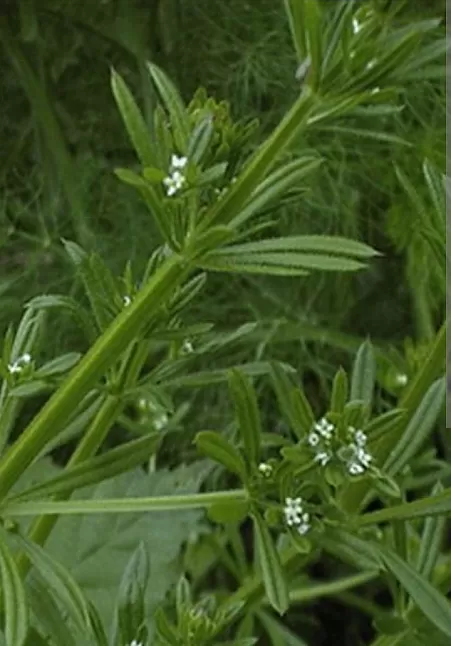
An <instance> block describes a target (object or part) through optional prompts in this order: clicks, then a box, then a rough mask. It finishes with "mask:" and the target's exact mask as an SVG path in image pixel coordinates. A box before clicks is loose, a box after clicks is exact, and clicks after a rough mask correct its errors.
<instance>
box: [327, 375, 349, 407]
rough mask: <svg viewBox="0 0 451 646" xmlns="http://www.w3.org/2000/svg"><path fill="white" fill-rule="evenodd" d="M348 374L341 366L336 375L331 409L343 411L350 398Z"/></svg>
mask: <svg viewBox="0 0 451 646" xmlns="http://www.w3.org/2000/svg"><path fill="white" fill-rule="evenodd" d="M348 389H349V385H348V375H347V374H346V372H345V371H344V370H343V368H340V370H339V371H338V372H337V373H336V375H335V377H334V382H333V385H332V395H331V398H330V411H331V412H333V413H342V412H343V409H344V407H345V404H346V402H347V399H348Z"/></svg>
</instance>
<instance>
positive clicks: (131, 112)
mask: <svg viewBox="0 0 451 646" xmlns="http://www.w3.org/2000/svg"><path fill="white" fill-rule="evenodd" d="M111 88H112V90H113V95H114V98H115V100H116V103H117V106H118V108H119V112H120V113H121V117H122V120H123V122H124V125H125V128H126V130H127V132H128V136H129V137H130V141H131V143H132V145H133V148H134V149H135V150H136V154H137V155H138V158H139V160H140V162H141V164H142V165H143V166H154V153H153V150H152V146H151V143H150V137H149V129H148V127H147V125H146V122H145V121H144V117H143V116H142V114H141V111H140V109H139V108H138V106H137V105H136V102H135V99H134V98H133V95H132V93H131V92H130V90H129V89H128V87H127V85H126V83H125V81H124V80H123V79H122V77H121V76H119V74H118V73H117V72H115V71H114V70H112V72H111Z"/></svg>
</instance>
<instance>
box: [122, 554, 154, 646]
mask: <svg viewBox="0 0 451 646" xmlns="http://www.w3.org/2000/svg"><path fill="white" fill-rule="evenodd" d="M148 580H149V560H148V555H147V552H146V548H145V547H144V543H142V542H140V543H139V545H138V547H137V548H136V550H135V552H134V553H133V554H132V556H131V558H130V560H129V562H128V563H127V566H126V568H125V571H124V573H123V575H122V580H121V583H120V586H119V593H118V598H117V606H116V617H117V622H118V624H117V630H118V635H119V640H118V641H119V643H121V644H130V643H132V641H133V639H135V638H136V639H137V640H138V639H139V640H143V641H144V639H145V638H146V637H147V635H146V634H145V632H144V625H145V619H146V613H145V591H146V587H147V583H148Z"/></svg>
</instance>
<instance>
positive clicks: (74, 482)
mask: <svg viewBox="0 0 451 646" xmlns="http://www.w3.org/2000/svg"><path fill="white" fill-rule="evenodd" d="M161 438H162V436H161V434H160V433H153V434H152V435H147V436H146V437H143V438H140V439H138V440H134V441H132V442H128V443H127V444H125V445H123V446H120V447H118V448H116V449H112V450H111V451H108V452H107V453H105V454H104V455H100V456H97V457H94V458H92V459H90V460H86V461H85V462H83V464H80V465H79V466H74V467H71V468H68V469H66V470H65V471H64V472H63V473H61V474H60V475H58V476H56V477H55V478H51V479H50V480H47V481H46V482H42V483H39V484H37V485H35V486H33V487H30V488H29V489H26V490H24V491H21V492H20V493H19V494H18V495H17V496H12V497H11V498H9V500H23V499H27V498H35V497H37V496H39V497H46V496H54V495H56V494H65V493H70V492H72V491H75V490H76V489H80V488H81V487H87V486H89V485H94V484H98V483H99V482H103V481H104V480H107V479H108V478H112V477H114V476H116V475H118V474H120V473H124V472H125V471H128V470H129V469H132V468H133V467H136V466H138V465H140V464H143V463H144V462H145V461H146V460H148V459H149V457H150V456H151V455H153V453H155V451H156V450H157V448H158V446H159V444H160V442H161Z"/></svg>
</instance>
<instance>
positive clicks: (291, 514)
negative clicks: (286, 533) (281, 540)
mask: <svg viewBox="0 0 451 646" xmlns="http://www.w3.org/2000/svg"><path fill="white" fill-rule="evenodd" d="M283 511H284V514H285V520H286V522H287V525H289V526H290V527H291V526H292V525H299V523H300V522H301V514H302V512H303V509H302V498H285V507H284V510H283Z"/></svg>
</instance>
